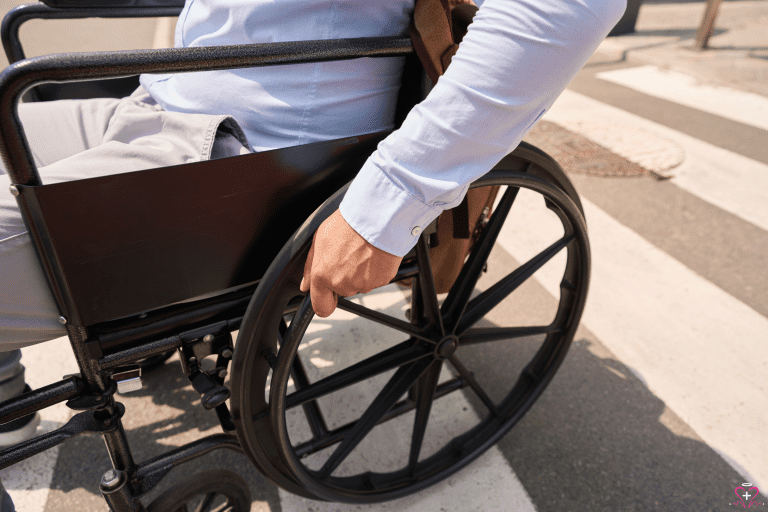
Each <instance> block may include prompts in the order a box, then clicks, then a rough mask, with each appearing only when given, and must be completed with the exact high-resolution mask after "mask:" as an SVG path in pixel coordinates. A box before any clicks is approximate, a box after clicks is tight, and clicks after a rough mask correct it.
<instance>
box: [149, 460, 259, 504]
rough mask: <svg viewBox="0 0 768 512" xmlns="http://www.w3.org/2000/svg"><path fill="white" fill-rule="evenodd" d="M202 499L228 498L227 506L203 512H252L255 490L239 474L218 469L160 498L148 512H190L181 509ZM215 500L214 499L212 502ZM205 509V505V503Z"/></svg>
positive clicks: (207, 472) (180, 484)
mask: <svg viewBox="0 0 768 512" xmlns="http://www.w3.org/2000/svg"><path fill="white" fill-rule="evenodd" d="M201 495H216V496H224V497H225V498H226V499H227V502H226V504H225V505H227V507H224V508H222V507H221V506H219V507H217V508H216V509H208V508H204V509H202V511H201V512H213V511H214V510H216V511H218V510H221V511H222V512H223V511H225V510H226V511H227V512H248V511H249V510H251V490H250V488H249V487H248V484H247V483H246V482H245V480H243V479H242V477H240V475H238V474H237V473H233V472H232V471H227V470H224V469H214V470H210V471H204V472H202V473H197V474H196V475H193V476H192V477H190V478H189V479H188V480H185V481H183V482H180V483H178V484H176V485H174V486H173V487H171V488H170V489H168V490H166V491H165V492H164V493H162V494H161V495H160V496H158V497H157V498H156V499H155V500H154V501H153V502H152V503H150V504H149V506H148V507H147V512H176V511H177V510H183V511H186V510H187V509H186V508H184V509H182V508H181V507H182V506H184V505H186V504H187V503H189V502H190V501H192V500H193V499H194V498H196V497H198V496H201ZM214 500H215V497H214V498H213V499H212V502H213V501H214ZM201 505H202V503H201Z"/></svg>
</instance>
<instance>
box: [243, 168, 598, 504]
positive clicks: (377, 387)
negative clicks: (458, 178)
mask: <svg viewBox="0 0 768 512" xmlns="http://www.w3.org/2000/svg"><path fill="white" fill-rule="evenodd" d="M529 156H531V157H537V158H538V160H537V161H532V160H533V158H528V159H527V163H526V164H525V166H523V169H522V170H523V171H526V172H519V171H515V170H508V169H503V168H499V167H498V166H497V169H495V170H493V171H491V172H490V173H488V174H487V175H486V176H484V177H483V178H481V179H480V180H478V181H477V182H476V183H474V184H473V186H492V185H501V186H502V188H501V193H500V194H499V198H498V199H497V204H496V206H495V208H494V211H493V214H492V215H491V218H490V220H489V222H488V224H487V226H486V227H485V228H484V230H483V232H482V234H481V236H480V238H479V240H478V241H477V243H476V244H475V246H474V248H473V250H472V253H471V254H470V256H469V258H468V260H467V262H466V263H465V265H464V267H463V269H462V272H461V274H460V275H459V277H458V279H457V281H456V283H455V284H454V286H453V287H452V288H451V290H450V292H449V293H447V294H441V295H438V294H437V293H436V292H435V286H434V281H433V278H432V271H431V267H430V261H429V247H428V245H427V240H426V238H425V237H422V239H421V240H420V241H419V242H418V244H417V246H416V250H415V252H414V254H412V255H411V257H407V258H406V259H404V261H403V264H402V266H401V269H400V272H399V273H398V276H397V277H396V278H395V280H404V279H407V278H409V277H414V279H413V280H412V288H411V290H410V291H404V290H401V289H400V288H399V287H397V286H396V285H389V286H387V287H384V288H380V289H377V290H374V291H372V292H371V293H369V294H365V295H356V296H354V297H350V298H346V299H344V298H341V299H340V300H339V308H338V310H337V311H336V312H335V313H334V314H333V315H331V316H330V317H329V318H326V319H322V318H318V317H315V315H314V312H313V310H312V307H311V302H310V299H309V296H308V295H305V294H303V293H302V292H301V291H300V290H299V283H300V281H301V277H302V271H303V267H304V261H305V259H306V255H307V252H308V250H309V245H310V242H311V239H312V234H313V233H314V231H315V230H316V229H317V227H318V226H319V224H320V223H321V222H322V220H323V219H324V218H326V217H327V216H328V215H330V214H331V213H332V212H333V211H335V209H336V208H337V206H338V203H339V202H340V200H341V197H342V194H343V191H340V193H339V194H337V195H336V196H334V197H333V198H331V199H329V201H327V202H326V203H325V204H324V205H323V206H322V207H321V208H320V209H319V210H318V212H316V214H315V215H314V216H313V217H312V218H311V219H310V220H308V221H307V222H306V223H305V225H304V226H303V227H302V228H301V229H300V230H299V231H298V232H297V233H296V235H295V236H294V237H293V239H292V240H291V242H289V243H288V244H287V245H286V246H285V247H284V248H283V250H282V251H281V253H280V255H279V256H278V257H277V259H276V260H275V262H274V263H273V265H272V266H271V267H270V269H269V270H268V271H267V273H266V274H265V276H264V279H263V280H262V282H261V284H260V285H259V288H258V289H257V291H256V293H255V295H254V298H253V300H252V302H251V305H250V307H249V310H248V311H247V312H246V315H245V317H244V319H243V324H242V327H241V331H240V335H239V338H238V343H237V346H236V350H235V359H234V371H233V401H232V403H233V410H234V412H235V417H236V424H237V433H238V437H239V439H240V441H241V444H242V446H243V447H244V449H245V451H246V453H247V454H248V455H249V457H250V458H251V460H253V461H254V463H255V464H256V465H257V466H258V467H259V468H260V469H262V471H264V472H265V474H266V475H267V476H268V477H269V478H271V479H272V480H273V481H274V482H275V483H277V484H278V485H282V486H283V487H285V488H287V489H288V490H291V491H293V492H296V493H299V494H302V495H304V496H307V497H311V498H315V499H325V500H332V501H342V502H357V503H366V502H376V501H383V500H389V499H394V498H398V497H403V496H406V495H408V494H411V493H413V492H416V491H419V490H421V489H423V488H425V487H427V486H429V485H432V484H434V483H436V482H438V481H440V480H442V479H444V478H446V477H447V476H449V475H451V474H453V473H454V472H456V471H458V470H459V469H461V468H463V467H464V466H466V465H467V464H468V463H470V462H471V461H472V460H474V459H475V458H477V457H478V456H479V455H481V454H482V453H483V452H485V451H486V450H487V449H488V448H489V447H491V446H492V445H493V444H494V443H496V442H497V441H498V440H499V439H500V438H501V437H502V436H503V435H504V434H505V433H506V432H507V431H509V429H510V428H511V427H512V426H513V425H514V424H515V423H517V421H519V420H520V418H521V417H522V416H523V415H524V414H525V412H526V411H527V410H528V409H529V408H530V407H531V406H532V405H533V403H534V401H535V400H536V399H537V398H538V396H539V395H540V394H541V392H542V391H543V390H544V388H545V387H546V386H547V384H548V383H549V381H550V380H551V379H552V377H553V375H554V374H555V372H556V371H557V369H558V367H559V366H560V364H561V362H562V360H563V358H564V357H565V354H566V352H567V350H568V347H569V345H570V343H571V341H572V339H573V337H574V334H575V331H576V328H577V326H578V322H579V319H580V317H581V313H582V310H583V306H584V302H585V300H586V293H587V287H588V281H589V244H588V239H587V232H586V226H585V224H584V220H583V217H582V214H581V211H580V208H579V206H577V203H576V202H575V201H574V200H573V199H572V198H571V197H569V195H571V196H573V195H574V194H575V193H574V192H573V191H572V188H570V189H569V188H568V186H565V185H563V183H562V181H563V180H564V179H565V180H566V181H567V179H566V178H564V175H562V172H561V171H560V170H559V168H556V164H554V162H550V163H548V160H547V158H548V157H546V155H544V156H543V157H542V156H541V155H538V154H536V155H529ZM503 163H504V162H503V161H502V164H503ZM553 166H554V167H553ZM567 185H570V184H567ZM564 190H565V191H566V192H564ZM513 206H514V207H513ZM515 244H517V246H519V247H517V248H515V247H516V246H515ZM494 247H496V249H494ZM499 247H501V249H500V248H499ZM510 254H511V255H512V256H514V257H515V258H517V259H518V261H514V260H513V259H512V258H511V257H510ZM489 259H490V261H491V263H492V264H491V266H490V268H491V270H490V271H488V272H487V273H486V272H484V269H485V268H486V263H487V262H488V261H489ZM534 276H536V278H537V279H536V280H534V279H531V278H532V277H534ZM542 285H543V286H544V288H545V289H547V290H549V292H550V293H551V295H553V296H554V300H549V301H548V303H547V305H546V307H540V308H539V307H537V309H536V310H535V312H534V313H531V308H530V307H529V306H530V305H529V304H528V303H527V301H528V300H529V297H530V294H531V293H533V291H535V290H533V289H534V288H535V287H540V286H542ZM406 312H408V314H407V317H406Z"/></svg>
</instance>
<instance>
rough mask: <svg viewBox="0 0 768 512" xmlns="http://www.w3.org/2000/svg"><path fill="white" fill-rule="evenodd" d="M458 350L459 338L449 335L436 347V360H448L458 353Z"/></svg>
mask: <svg viewBox="0 0 768 512" xmlns="http://www.w3.org/2000/svg"><path fill="white" fill-rule="evenodd" d="M457 348H459V337H458V336H454V335H453V334H449V335H448V336H446V337H445V338H443V339H441V340H440V341H438V342H437V346H436V347H435V358H437V359H447V358H449V357H451V356H452V355H453V353H454V352H456V349H457Z"/></svg>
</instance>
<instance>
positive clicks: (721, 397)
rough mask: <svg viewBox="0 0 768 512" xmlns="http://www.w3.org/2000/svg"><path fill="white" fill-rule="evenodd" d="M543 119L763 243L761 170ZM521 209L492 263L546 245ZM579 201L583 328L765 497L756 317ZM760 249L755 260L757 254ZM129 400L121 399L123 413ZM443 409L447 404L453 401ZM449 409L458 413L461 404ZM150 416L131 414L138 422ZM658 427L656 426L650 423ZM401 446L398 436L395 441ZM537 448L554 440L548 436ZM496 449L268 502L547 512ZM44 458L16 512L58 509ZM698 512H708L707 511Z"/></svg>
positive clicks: (609, 122)
mask: <svg viewBox="0 0 768 512" xmlns="http://www.w3.org/2000/svg"><path fill="white" fill-rule="evenodd" d="M597 76H598V78H600V79H602V80H607V81H611V82H612V83H615V84H620V85H622V86H625V87H629V88H631V89H633V90H635V91H638V92H640V93H643V94H647V95H649V96H657V97H663V98H664V99H667V100H670V101H675V102H678V103H680V104H682V105H686V106H688V107H691V106H694V107H697V108H698V107H701V108H702V109H704V110H706V111H707V112H709V113H711V114H715V115H718V116H722V117H724V118H728V119H731V120H737V121H739V122H742V123H748V124H751V125H753V126H755V127H758V128H760V129H764V130H768V126H764V125H763V124H761V123H763V122H764V120H765V119H766V117H765V116H760V115H755V114H754V113H755V112H756V110H754V109H758V110H759V108H763V107H761V105H764V104H767V103H766V101H768V100H766V99H765V98H762V97H757V98H758V99H757V100H755V98H751V97H749V98H747V96H745V94H746V93H740V92H738V91H734V90H730V89H729V90H726V89H725V88H721V87H718V88H713V87H711V86H708V85H706V84H699V83H696V82H695V81H692V80H689V79H688V78H686V77H685V76H679V74H675V73H672V74H670V73H669V72H666V71H665V72H662V71H660V70H658V69H654V68H653V67H652V66H637V67H627V68H625V69H618V70H611V71H608V72H603V73H598V74H597ZM664 80H666V81H664ZM681 90H682V91H683V94H682V96H681V95H680V91H681ZM675 91H677V92H675ZM713 91H714V92H713ZM711 94H716V95H717V96H718V98H719V100H718V101H709V102H707V104H706V106H702V103H701V98H709V97H710V96H708V95H711ZM686 98H687V99H686ZM729 98H737V99H736V100H734V101H735V102H736V104H737V106H736V107H732V103H729V101H728V99H729ZM744 98H747V99H746V100H745V99H744ZM720 100H722V101H720ZM742 101H747V102H749V101H752V103H751V105H753V108H752V109H751V110H750V109H749V108H744V107H738V105H741V104H742V103H740V102H742ZM755 102H756V103H755ZM754 105H757V106H754ZM544 119H545V120H547V121H550V122H553V123H556V124H558V125H560V126H562V127H563V128H566V129H568V130H571V131H573V132H577V133H579V134H581V135H582V136H584V137H586V138H588V139H591V140H593V141H594V142H597V143H598V144H601V145H603V146H604V147H606V148H607V149H609V150H611V151H614V152H616V153H617V154H622V155H623V156H625V158H628V159H630V160H632V159H634V160H633V161H636V162H638V163H640V164H641V165H644V166H646V167H648V166H652V165H657V166H658V167H657V168H656V169H655V170H656V171H657V172H658V173H659V174H660V175H662V176H664V177H666V178H669V182H670V183H672V184H673V185H674V186H675V187H677V189H679V190H680V191H681V193H683V194H690V195H691V196H694V197H696V198H698V199H700V200H703V201H705V202H706V203H708V204H710V205H713V206H715V207H717V208H718V209H719V210H721V211H722V212H727V213H728V214H729V215H733V216H735V217H736V218H738V219H740V220H739V222H743V223H744V224H745V225H749V226H751V227H755V228H758V230H760V232H768V165H766V163H765V162H758V161H755V160H752V159H750V158H747V157H745V156H742V155H740V154H738V153H735V152H733V151H729V150H726V149H722V148H720V147H717V145H714V144H711V143H708V142H703V141H701V140H698V139H696V138H694V137H691V136H689V135H686V134H683V133H681V132H679V131H676V130H673V129H671V128H668V127H666V126H664V125H662V124H659V123H656V122H652V121H649V120H647V119H644V118H642V117H640V116H638V115H635V114H632V113H629V112H627V111H624V110H622V109H619V108H616V107H613V106H609V105H606V104H604V103H601V102H600V101H599V99H595V98H594V97H587V96H585V95H583V94H578V93H576V92H573V91H569V90H567V91H566V92H565V93H564V94H563V95H562V96H561V98H560V99H559V100H558V101H557V102H556V103H555V105H554V106H553V108H552V109H551V110H550V111H549V112H548V113H547V114H546V115H545V117H544ZM766 137H768V133H766ZM646 141H653V144H654V146H653V147H654V148H656V149H654V150H653V151H650V150H648V148H647V146H646V147H645V150H643V145H644V144H645V142H646ZM654 151H655V153H654ZM530 199H531V198H529V197H528V196H526V194H524V193H521V194H520V195H519V197H518V199H517V201H516V203H515V208H514V217H513V220H514V222H512V223H510V222H508V223H507V225H506V226H505V228H504V231H503V232H502V234H501V236H500V238H499V247H500V250H502V251H503V254H502V257H503V258H511V259H513V260H515V261H518V262H520V261H527V260H528V259H529V258H530V257H531V256H533V255H534V254H535V253H536V251H537V250H538V249H539V248H540V247H541V244H542V243H543V240H552V237H551V236H550V233H548V230H549V229H553V230H554V229H558V226H556V225H554V224H553V225H552V226H550V227H548V226H547V225H546V224H544V225H541V229H540V230H537V231H531V230H529V231H527V232H526V233H524V234H523V233H521V232H520V230H516V229H515V228H514V226H516V225H517V226H519V225H524V224H525V223H526V222H527V221H528V219H527V217H526V215H529V214H530V213H529V212H531V211H533V208H534V207H533V205H531V206H530V207H529V205H528V203H527V202H528V201H530ZM582 201H583V204H584V209H585V212H586V217H587V222H588V226H589V233H590V240H591V244H592V280H591V287H590V296H589V299H588V302H587V307H586V310H585V313H584V317H583V320H582V324H583V326H584V328H585V329H587V330H588V331H590V332H591V333H593V334H594V336H595V337H596V338H597V339H598V340H599V342H600V343H601V344H602V346H604V347H605V349H607V351H608V352H609V353H611V354H612V357H615V358H616V359H617V360H618V361H620V362H621V363H622V364H623V365H625V366H626V367H627V368H628V369H629V370H630V371H631V373H632V374H633V377H634V378H637V379H639V380H640V381H641V382H642V383H643V384H644V385H645V386H647V388H648V390H650V392H651V393H653V395H654V396H655V397H656V399H658V400H660V401H662V402H663V404H664V406H665V412H664V414H665V415H666V414H669V415H670V417H672V416H674V417H675V418H679V420H682V422H684V424H685V425H686V426H685V428H684V429H682V430H680V428H679V427H675V428H677V429H678V430H675V428H672V427H669V428H670V430H671V431H673V432H682V431H683V430H685V432H686V434H685V435H686V436H688V437H690V438H692V439H693V438H695V439H698V440H700V441H701V442H703V443H705V444H706V446H708V447H709V448H710V449H711V450H712V453H713V454H716V455H712V457H715V458H722V460H724V461H725V462H726V463H727V464H729V465H730V467H732V468H733V471H735V473H736V474H738V475H739V478H743V479H744V481H745V482H746V481H749V482H751V483H753V485H756V486H758V487H761V485H760V484H762V485H763V486H768V467H767V466H766V465H765V460H767V459H768V428H766V420H765V418H768V389H767V388H766V384H765V382H766V381H768V379H766V376H768V350H766V349H765V346H766V342H768V318H766V316H765V315H764V314H762V313H759V312H758V311H757V310H756V306H754V305H753V304H749V303H747V302H748V301H747V302H745V300H743V299H739V298H737V297H735V296H734V295H733V294H731V293H728V292H726V291H724V290H723V289H722V288H721V287H719V286H717V285H716V284H713V283H712V282H711V281H710V280H709V279H707V278H705V277H702V275H700V274H699V273H697V272H696V271H694V270H692V269H691V268H690V267H689V264H688V263H687V262H686V260H685V258H681V257H680V256H678V257H673V256H671V255H670V254H668V253H667V252H665V251H664V250H663V249H661V248H659V247H657V246H656V245H654V244H653V243H651V242H649V241H648V240H646V239H645V238H644V237H643V236H642V235H641V234H639V233H638V232H636V231H634V230H633V229H632V228H630V227H628V226H626V225H624V224H622V223H621V222H620V221H619V220H617V219H616V218H614V216H612V215H611V212H609V211H607V210H606V209H605V208H602V207H601V206H598V205H597V204H596V202H595V201H593V200H591V199H590V198H589V197H582ZM636 214H637V215H642V214H643V212H636ZM548 236H549V238H547V237H548ZM766 240H768V235H766V236H765V237H763V238H760V239H757V240H755V243H765V241H766ZM765 249H766V250H768V246H766V247H765ZM562 264H563V262H562V261H553V262H551V263H550V264H548V265H547V266H545V268H543V269H542V271H540V272H538V273H537V274H536V279H537V282H538V285H539V286H540V287H541V288H542V289H543V290H545V291H546V292H548V293H549V294H550V295H551V297H556V296H557V294H558V286H559V281H558V279H559V277H560V275H559V274H558V273H557V270H558V268H559V267H561V266H562ZM754 277H755V286H763V287H764V286H766V276H765V275H764V274H763V275H762V276H760V275H756V276H754ZM764 291H768V290H764ZM608 352H607V353H608ZM22 361H23V363H24V364H25V366H26V367H27V369H28V370H27V375H28V376H29V377H28V380H29V383H30V385H31V386H33V387H40V386H43V385H45V384H48V383H50V382H51V381H53V380H55V379H56V378H58V377H59V376H61V375H63V374H66V373H75V372H76V371H77V369H76V365H75V362H74V358H73V357H72V355H71V352H70V349H69V347H68V345H67V342H66V340H65V339H61V340H56V341H53V342H49V343H47V344H44V345H42V346H37V347H29V348H27V349H24V357H23V360H22ZM612 371H613V372H614V373H617V374H618V375H620V376H621V375H622V373H621V372H617V371H616V370H612ZM545 394H546V393H545ZM140 400H142V399H141V398H131V397H125V400H123V399H122V398H121V401H124V402H126V405H127V407H128V408H129V410H131V409H130V408H131V407H132V406H134V407H136V406H137V405H138V404H139V403H140ZM143 400H145V401H146V400H147V398H143ZM457 400H458V402H461V400H464V398H462V397H460V398H458V399H457ZM597 400H599V397H598V398H597ZM458 402H457V406H458V407H460V408H461V407H462V406H463V405H465V404H463V402H462V403H458ZM151 405H152V404H150V407H146V406H139V407H140V408H142V410H143V409H144V408H147V409H148V408H151ZM534 407H535V406H534ZM465 408H469V407H465ZM166 409H168V410H167V411H166V412H162V411H161V412H160V413H149V412H144V413H143V414H160V415H162V414H169V415H171V416H172V413H173V414H177V413H178V411H177V412H173V411H171V410H170V409H172V408H170V409H169V408H167V407H166ZM469 409H471V408H469ZM41 414H42V419H43V423H42V425H43V428H44V429H52V428H55V426H57V425H61V424H62V423H63V422H65V421H66V420H67V418H68V417H69V415H70V411H69V410H68V409H67V408H66V407H64V406H62V405H59V406H57V407H54V408H50V409H47V410H45V411H43V412H42V413H41ZM171 416H169V417H171ZM659 421H660V422H662V423H664V422H665V421H670V420H665V418H664V417H661V418H659ZM674 421H678V420H674ZM666 424H667V423H665V425H666ZM688 432H691V433H688ZM403 435H404V436H407V432H406V433H404V434H403ZM551 435H553V436H556V435H558V432H553V433H551ZM563 435H565V433H563ZM678 435H683V434H678ZM169 443H170V441H169ZM505 450H506V448H504V447H494V448H492V449H491V450H490V451H489V452H488V453H487V454H486V455H484V456H483V457H482V458H481V459H479V460H478V461H476V462H474V463H473V464H472V465H470V466H469V467H468V468H467V469H465V470H463V471H462V472H460V473H458V474H457V475H454V476H452V477H451V478H449V479H447V480H446V481H444V482H442V483H441V484H439V485H437V486H435V487H433V488H431V489H428V490H426V491H424V492H422V493H419V494H417V495H414V496H411V497H408V498H405V499H402V500H398V501H396V502H390V503H385V504H380V505H370V506H346V505H339V504H328V503H318V502H310V501H307V500H304V499H302V498H299V497H296V496H293V495H290V494H288V493H285V492H283V491H282V490H279V491H276V492H274V491H270V492H273V494H274V495H275V500H277V502H275V503H279V507H280V509H282V510H285V511H294V510H313V511H348V510H349V511H351V510H366V511H388V510H398V511H400V510H414V511H415V510H430V511H431V510H435V511H437V510H445V511H461V512H464V511H474V510H477V511H496V510H498V511H508V510H515V511H517V510H520V511H534V510H549V509H550V508H548V507H549V506H550V505H545V504H544V503H543V502H542V501H541V500H540V498H538V497H537V496H539V494H538V493H536V492H534V490H535V489H534V486H536V485H537V483H536V481H531V480H530V479H527V478H523V477H521V476H519V475H518V473H521V472H523V473H524V467H525V464H526V460H515V459H514V458H513V457H511V456H510V455H509V453H508V452H507V451H505ZM58 453H59V452H58V451H57V450H56V449H54V450H50V451H49V452H46V453H45V454H41V455H39V456H37V457H34V458H32V459H29V460H27V461H24V462H23V463H21V464H20V465H18V466H17V467H13V468H9V469H6V470H4V471H3V472H2V473H0V477H1V478H2V480H3V482H4V484H5V486H6V487H7V488H8V490H9V492H10V494H11V496H12V497H13V499H14V500H15V502H16V507H17V509H18V510H20V511H24V512H27V511H29V512H42V511H55V510H66V509H65V508H62V507H60V506H58V505H57V503H56V500H57V499H58V498H55V497H53V496H60V495H61V494H60V491H56V493H53V492H52V491H51V489H52V488H57V485H58V484H57V481H58V480H59V479H61V478H64V477H63V476H61V475H59V473H58V472H57V471H63V470H61V469H59V470H57V469H55V468H60V467H65V466H61V465H58V466H57V465H56V464H55V463H56V460H57V454H58ZM579 464H580V462H579ZM626 464H629V465H631V464H632V461H626ZM673 477H674V476H673V475H670V476H669V478H673ZM267 485H269V484H267ZM726 487H727V485H726ZM761 488H762V487H761ZM731 489H732V488H731ZM731 492H732V490H731ZM563 496H565V494H563ZM97 498H98V497H97ZM98 499H100V498H98ZM553 499H554V498H553ZM597 499H598V498H597V497H595V500H597ZM563 500H566V498H565V497H564V498H563ZM275 503H273V504H272V505H270V501H269V500H268V499H264V500H256V501H255V502H254V505H253V510H264V511H267V510H274V509H275V507H277V505H276V504H275ZM547 503H550V502H547ZM562 503H563V506H562V507H560V508H559V509H562V510H567V509H569V508H568V506H567V505H565V503H566V501H563V502H562ZM727 503H728V497H727V495H726V494H723V503H722V505H726V504H727ZM711 505H712V506H717V504H716V503H713V504H711ZM597 509H599V508H596V510H597ZM82 510H91V508H83V509H82ZM93 510H100V508H93ZM600 510H602V509H600Z"/></svg>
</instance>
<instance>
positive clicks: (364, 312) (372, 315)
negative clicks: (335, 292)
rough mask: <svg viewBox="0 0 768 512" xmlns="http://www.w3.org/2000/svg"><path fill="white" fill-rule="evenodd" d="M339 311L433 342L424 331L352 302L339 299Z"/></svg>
mask: <svg viewBox="0 0 768 512" xmlns="http://www.w3.org/2000/svg"><path fill="white" fill-rule="evenodd" d="M339 309H343V310H344V311H349V312H350V313H354V314H356V315H358V316H360V317H363V318H367V319H368V320H371V321H373V322H376V323H378V324H381V325H386V326H387V327H391V328H392V329H395V330H397V331H400V332H404V333H405V334H409V335H411V336H413V337H414V338H417V339H420V340H422V341H426V342H428V343H434V341H432V340H431V339H430V338H429V337H427V334H426V333H425V332H424V330H422V329H419V328H418V327H416V326H415V325H413V324H409V323H408V322H405V321H403V320H400V319H398V318H395V317H392V316H389V315H385V314H383V313H379V312H378V311H374V310H372V309H368V308H366V307H365V306H361V305H360V304H355V303H354V302H351V301H349V300H347V299H343V298H341V297H339Z"/></svg>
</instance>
